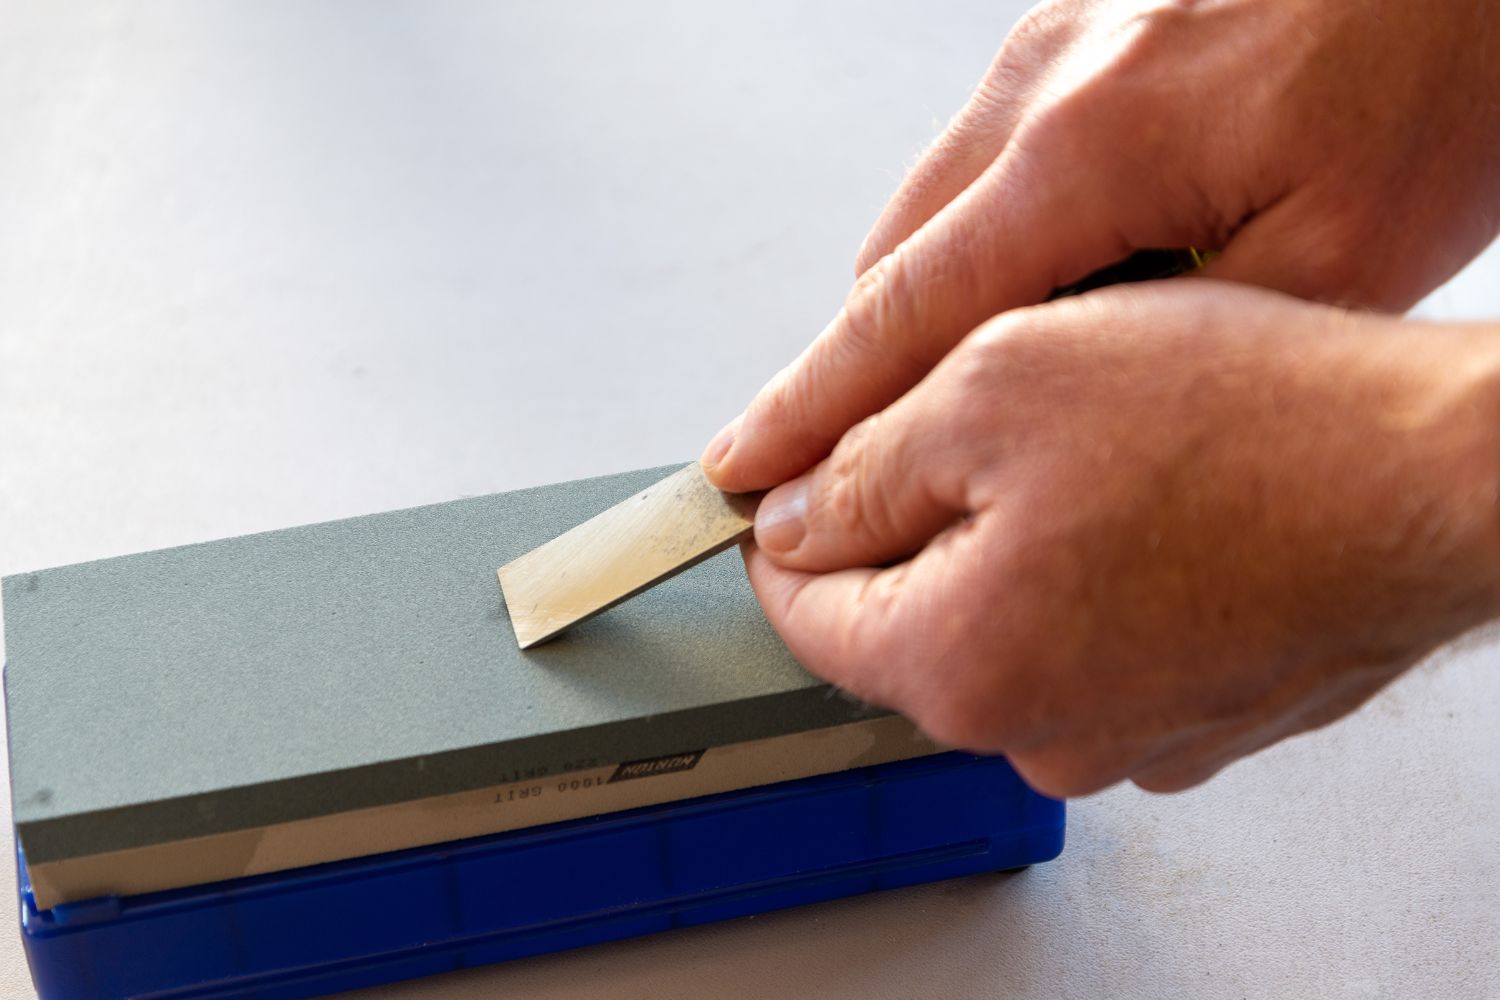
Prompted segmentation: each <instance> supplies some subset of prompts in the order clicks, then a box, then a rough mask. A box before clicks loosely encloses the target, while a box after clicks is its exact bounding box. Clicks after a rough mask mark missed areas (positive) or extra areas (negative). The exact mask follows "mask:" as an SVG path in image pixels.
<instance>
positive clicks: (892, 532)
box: [755, 390, 967, 573]
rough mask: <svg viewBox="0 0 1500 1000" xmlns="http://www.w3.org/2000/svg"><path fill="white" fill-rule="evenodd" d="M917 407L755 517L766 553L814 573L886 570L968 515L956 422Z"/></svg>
mask: <svg viewBox="0 0 1500 1000" xmlns="http://www.w3.org/2000/svg"><path fill="white" fill-rule="evenodd" d="M915 395H916V396H921V395H922V393H921V392H920V390H919V391H918V393H916V394H915ZM920 404H921V401H920V399H913V398H912V397H907V398H905V399H903V400H901V401H900V402H899V403H897V404H896V405H894V406H892V407H891V408H890V409H888V410H887V411H885V412H884V413H882V414H879V415H877V416H875V417H871V418H869V419H868V420H865V421H864V422H862V423H860V424H858V425H856V426H855V427H854V428H853V429H851V430H850V431H849V433H847V434H845V435H844V437H843V438H842V439H841V440H840V441H839V444H838V446H837V447H836V448H835V449H834V451H833V454H832V455H830V456H829V457H828V458H827V459H825V460H824V461H823V462H821V463H820V464H818V465H817V466H816V467H815V468H813V469H812V471H810V472H807V473H805V474H803V475H801V476H799V477H797V478H796V479H793V480H791V481H790V482H787V483H783V484H782V485H781V486H778V487H777V488H776V489H774V490H772V491H771V492H770V493H769V494H767V495H766V497H765V499H764V500H762V501H761V504H760V508H759V510H758V511H757V513H756V516H755V541H756V544H757V545H758V546H759V547H760V549H761V551H762V552H764V553H765V554H766V555H767V556H768V557H769V558H770V559H771V560H772V561H773V562H775V563H777V564H778V565H780V566H782V567H785V568H787V569H796V570H803V571H808V572H819V573H826V572H830V571H833V570H839V569H846V568H850V567H859V566H879V565H881V564H884V563H887V562H890V561H891V560H893V559H897V558H900V557H903V556H907V555H910V554H911V553H912V552H915V551H916V550H917V549H920V548H921V547H922V546H923V545H924V544H925V543H926V542H928V541H929V540H930V539H932V538H933V537H934V536H935V535H937V534H939V533H940V532H942V531H943V529H945V528H947V527H948V526H949V525H951V524H953V523H954V522H955V521H957V520H958V519H959V518H961V517H963V516H964V514H965V513H967V511H966V509H965V505H964V502H963V501H964V490H963V477H962V474H961V471H960V469H961V466H962V463H960V462H955V461H954V460H953V455H952V452H953V450H954V445H953V439H952V436H951V434H948V433H946V432H945V430H944V428H945V427H947V426H949V425H950V424H951V421H950V420H945V419H944V414H942V413H927V412H924V409H925V408H924V407H922V406H921V405H920ZM934 418H935V419H934ZM945 438H946V440H945Z"/></svg>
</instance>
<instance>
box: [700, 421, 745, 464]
mask: <svg viewBox="0 0 1500 1000" xmlns="http://www.w3.org/2000/svg"><path fill="white" fill-rule="evenodd" d="M743 419H744V417H743V416H739V417H735V418H734V419H733V420H731V421H729V423H728V424H726V425H725V426H724V429H723V430H721V431H719V433H717V434H715V435H714V439H713V440H712V441H710V442H708V447H707V448H704V449H703V457H702V458H700V459H698V463H699V464H700V465H702V466H703V468H704V470H705V471H707V472H712V471H713V470H714V468H715V467H716V466H717V465H718V464H719V463H720V462H722V461H724V456H725V455H727V454H729V448H730V446H731V445H733V444H734V436H735V434H737V433H738V432H739V429H740V421H741V420H743Z"/></svg>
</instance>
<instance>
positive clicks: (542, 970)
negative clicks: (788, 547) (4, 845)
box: [0, 0, 1500, 1000]
mask: <svg viewBox="0 0 1500 1000" xmlns="http://www.w3.org/2000/svg"><path fill="white" fill-rule="evenodd" d="M1021 9H1022V5H1021V4H1019V3H1015V2H1006V3H993V2H991V3H975V2H966V3H937V4H919V3H915V2H912V3H908V4H894V3H869V2H866V3H857V2H853V0H847V2H840V3H837V4H833V3H822V4H816V5H815V4H804V3H796V2H792V0H777V2H764V0H762V2H757V3H748V4H737V5H726V4H700V3H694V2H680V3H652V4H641V3H633V4H611V3H603V2H599V3H573V4H545V3H541V2H533V3H524V4H522V3H511V4H498V3H497V4H480V3H473V4H460V3H439V4H428V3H419V2H411V3H374V4H363V3H356V2H347V3H295V2H271V3H248V2H247V3H240V4H233V3H197V2H179V3H155V4H149V5H148V4H140V5H135V4H99V5H95V6H84V5H65V4H35V3H33V4H24V5H23V4H14V3H9V2H5V0H0V571H3V572H5V573H13V572H17V571H20V570H26V569H36V568H40V567H46V566H53V565H58V564H62V563H68V562H75V561H80V560H87V559H96V558H100V557H103V556H110V555H116V554H120V553H126V552H135V551H140V550H144V549H150V548H157V547H161V546H166V545H174V544H179V543H183V542H192V541H199V540H204V539H210V538H218V537H223V536H228V535H236V534H240V533H244V532H249V531H257V530H261V529H268V528H277V527H283V526H286V525H292V524H300V523H306V522H311V521H319V520H324V519H328V518H335V517H343V516H347V515H354V514H363V513H368V512H372V511H379V510H386V509H390V508H396V507H403V506H409V505H414V504H420V503H427V502H432V501H439V500H446V499H450V498H453V497H458V496H462V495H468V494H477V493H484V492H490V491H494V490H504V489H510V488H515V487H521V486H527V485H532V484H537V483H544V482H550V481H556V480H560V479H567V478H573V477H578V476H586V475H594V474H601V473H607V472H612V471H617V470H621V469H629V468H636V467H640V466H648V465H656V464H660V463H665V462H672V461H678V460H682V459H686V458H689V457H691V456H693V455H695V454H696V453H697V450H698V448H699V447H700V445H701V444H702V443H703V441H704V440H705V439H706V438H707V436H708V435H709V434H711V433H712V432H713V431H714V430H716V429H717V428H718V426H719V424H720V423H721V422H722V421H723V420H724V419H726V418H728V417H729V416H731V415H732V414H733V413H734V412H736V411H737V409H738V408H739V406H740V405H742V404H743V403H744V402H745V401H746V399H747V398H748V397H749V396H750V394H751V393H752V392H753V391H754V390H755V389H756V388H757V387H758V386H759V385H760V384H761V382H762V381H764V380H765V379H766V378H767V377H768V376H769V375H770V374H771V373H772V372H773V371H775V370H776V369H777V368H778V367H780V366H781V365H782V364H783V363H785V362H786V361H787V360H788V359H790V358H791V357H792V356H793V355H794V354H795V353H796V352H797V350H799V349H800V347H801V346H802V344H803V343H804V342H805V341H806V340H807V339H808V338H809V337H810V336H812V335H813V333H814V332H815V331H817V330H818V329H819V328H820V327H821V326H822V324H823V322H824V321H825V320H826V319H827V318H828V317H829V316H830V315H831V314H832V312H833V311H834V309H835V308H836V306H837V305H838V303H839V301H840V299H841V298H842V295H843V293H844V291H845V290H846V288H847V286H848V284H849V281H850V279H851V266H852V259H853V255H854V251H855V249H856V248H857V247H858V246H859V243H860V240H861V238H862V237H863V235H864V231H865V227H866V226H867V225H868V224H869V223H870V222H871V221H872V220H873V219H874V217H875V215H876V213H877V212H878V210H879V208H880V206H881V204H882V203H883V201H884V199H885V197H886V196H887V195H888V194H889V193H890V191H891V190H892V189H893V188H894V186H895V184H896V182H897V180H898V179H899V176H900V174H901V173H902V170H903V168H904V167H905V165H907V164H908V163H909V162H910V161H911V160H912V158H913V157H914V155H915V154H916V152H917V151H918V150H919V149H920V147H921V146H922V145H923V143H924V142H925V141H927V140H928V139H930V138H931V136H932V135H933V134H934V133H935V131H936V129H937V128H938V127H939V126H940V125H941V123H942V122H943V121H944V120H945V119H946V118H947V116H948V115H949V113H951V111H952V110H954V109H956V108H957V106H958V104H959V103H960V101H961V100H962V99H963V97H964V95H965V94H966V92H967V90H968V88H969V87H970V85H971V84H972V83H973V82H974V81H975V80H976V79H977V78H978V76H979V75H980V73H981V72H982V70H983V69H984V67H985V65H986V63H987V62H988V60H989V57H990V55H991V54H992V52H993V50H994V49H995V48H996V47H997V46H998V44H999V41H1000V39H1001V37H1002V36H1003V35H1004V33H1005V30H1006V28H1007V26H1008V25H1009V23H1010V22H1011V21H1013V20H1014V18H1015V17H1016V16H1018V15H1019V13H1020V12H1021ZM1497 289H1500V252H1497V251H1491V252H1490V253H1489V254H1488V255H1487V256H1486V257H1485V258H1483V259H1481V260H1480V261H1479V262H1478V263H1476V264H1475V265H1474V266H1472V267H1471V268H1470V269H1469V270H1468V271H1467V272H1465V274H1463V275H1462V276H1460V278H1458V279H1457V280H1456V281H1455V282H1453V283H1452V284H1450V285H1449V286H1448V287H1447V288H1445V289H1443V290H1441V291H1439V292H1438V293H1437V294H1436V295H1435V296H1434V297H1433V298H1432V299H1431V300H1430V301H1429V302H1428V303H1427V304H1426V305H1424V307H1423V311H1424V312H1425V313H1427V314H1428V315H1433V316H1448V317H1453V316H1473V317H1480V316H1486V315H1488V316H1491V317H1494V316H1500V290H1497ZM1497 734H1500V647H1496V646H1494V645H1491V646H1481V647H1480V648H1477V649H1475V650H1474V651H1472V652H1469V653H1466V654H1463V655H1460V656H1456V657H1453V658H1451V659H1450V661H1449V662H1446V663H1444V664H1442V665H1439V666H1429V667H1424V668H1422V669H1420V670H1418V671H1417V672H1416V673H1414V674H1413V675H1411V676H1409V677H1407V678H1406V679H1405V680H1403V681H1401V682H1400V683H1399V684H1397V685H1396V686H1395V687H1394V688H1392V689H1391V690H1389V691H1388V692H1387V693H1386V694H1384V695H1383V696H1382V697H1380V698H1379V699H1378V700H1377V701H1375V702H1374V703H1373V704H1372V705H1370V706H1369V707H1368V708H1367V709H1366V710H1365V711H1364V712H1362V713H1360V714H1359V715H1358V716H1357V717H1356V718H1353V719H1351V720H1348V721H1346V722H1343V723H1341V724H1339V725H1336V726H1334V727H1332V728H1330V729H1328V730H1325V731H1323V732H1320V733H1317V734H1315V735H1311V736H1308V737H1303V738H1300V739H1297V740H1293V741H1291V742H1290V743H1287V744H1283V745H1282V746H1280V747H1277V748H1275V749H1273V750H1271V751H1270V752H1268V753H1265V754H1263V755H1261V756H1260V757H1258V758H1256V759H1254V760H1252V761H1249V762H1246V763H1243V764H1241V765H1239V766H1237V767H1235V768H1232V769H1231V770H1230V771H1229V772H1227V773H1226V774H1224V775H1223V776H1221V777H1220V778H1219V779H1218V780H1216V781H1214V782H1213V783H1212V784H1210V785H1209V786H1207V787H1205V788H1201V789H1199V790H1196V791H1193V792H1190V793H1187V794H1183V795H1178V796H1171V797H1152V796H1148V795H1146V794H1144V793H1141V792H1139V791H1136V790H1135V789H1133V788H1121V789H1116V790H1114V791H1110V792H1107V793H1105V794H1102V795H1098V796H1095V797H1092V798H1089V799H1085V800H1082V801H1079V802H1077V803H1075V804H1074V805H1073V806H1072V812H1071V820H1070V822H1071V826H1070V830H1069V844H1068V848H1067V850H1066V852H1065V853H1064V854H1063V856H1062V858H1060V859H1059V860H1058V861H1056V862H1053V863H1051V864H1048V865H1045V866H1039V867H1036V868H1034V869H1032V870H1031V871H1029V872H1027V873H1025V874H1022V875H1019V876H1014V877H981V878H971V879H965V880H960V881H955V882H949V883H943V884H938V885H932V886H926V887H919V888H914V889H909V890H903V891H898V892H891V893H886V894H883V895H876V896H870V897H864V898H859V899H853V900H846V901H840V902H835V903H829V904H824V905H819V906H812V907H807V908H803V909H799V910H795V911H787V912H782V913H777V914H773V915H767V916H761V917H757V918H751V919H746V920H739V921H734V922H731V923H728V924H723V925H718V926H710V927H704V928H700V929H695V930H688V931H678V932H672V933H669V934H665V935H659V936H656V937H652V938H647V939H641V940H634V941H628V942H622V943H618V944H612V945H606V946H601V947H595V948H591V949H587V950H583V951H577V952H572V953H565V954H558V955H552V956H546V957H541V958H535V959H528V960H524V961H519V962H514V963H511V964H509V965H504V966H498V967H492V968H488V969H482V970H473V971H469V972H464V973H458V974H454V975H451V976H445V977H439V978H436V979H431V980H425V981H417V982H412V983H407V984H403V985H398V986H394V987H388V988H385V989H381V990H374V991H369V992H368V993H365V994H362V996H367V997H371V998H376V997H384V998H392V1000H394V998H398V997H399V998H404V1000H418V998H436V997H445V998H447V997H457V998H480V997H491V996H498V995H504V996H506V997H514V998H519V997H538V998H539V997H559V998H560V997H579V996H603V995H608V996H618V997H652V998H657V997H684V998H688V997H692V998H697V997H707V996H750V997H757V996H766V997H772V996H798V997H801V996H818V997H859V998H878V997H994V996H1005V997H1033V996H1035V997H1051V996H1068V997H1096V996H1106V995H1109V996H1130V997H1158V996H1191V997H1281V996H1321V997H1408V996H1465V997H1469V996H1500V944H1497V942H1500V735H1497ZM6 801H7V803H8V796H6ZM6 819H7V823H8V820H9V814H8V813H7V816H6ZM0 867H3V871H0V884H3V885H9V884H13V870H12V867H13V866H12V861H11V860H10V856H9V854H8V853H6V852H3V851H0ZM31 995H33V994H32V991H31V986H30V983H29V980H28V977H27V973H26V968H25V962H24V959H23V957H22V953H21V950H20V943H19V939H18V934H17V931H16V929H15V926H14V922H13V921H9V920H7V921H5V922H4V924H3V927H0V997H4V998H11V997H18V998H19V997H27V996H31Z"/></svg>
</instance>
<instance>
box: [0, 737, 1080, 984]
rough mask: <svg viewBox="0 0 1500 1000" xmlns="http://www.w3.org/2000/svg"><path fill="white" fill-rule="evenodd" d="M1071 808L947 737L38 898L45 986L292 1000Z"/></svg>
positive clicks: (656, 915) (997, 845) (699, 918)
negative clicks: (113, 892)
mask: <svg viewBox="0 0 1500 1000" xmlns="http://www.w3.org/2000/svg"><path fill="white" fill-rule="evenodd" d="M1063 825H1064V817H1063V805H1062V803H1061V802H1057V801H1054V800H1052V799H1048V798H1045V797H1043V796H1041V795H1038V794H1036V793H1035V792H1033V791H1031V790H1030V789H1029V788H1027V787H1026V786H1025V785H1024V784H1023V783H1022V782H1021V781H1020V779H1019V778H1017V777H1016V774H1015V772H1014V771H1012V770H1011V768H1010V766H1009V765H1008V764H1007V763H1006V762H1005V761H1004V760H1002V759H1000V758H979V757H973V756H970V755H967V754H956V753H949V754H941V755H938V756H935V757H924V758H920V759H918V760H910V761H901V762H898V763H894V764H884V765H880V766H877V767H867V768H860V769H857V770H853V771H846V772H843V773H840V774H832V775H824V776H822V777H816V778H806V779H803V780H800V781H789V782H785V783H782V784H778V785H769V786H766V787H762V788H753V789H747V790H745V791H739V792H727V793H724V794H722V795H711V796H706V797H704V798H699V799H690V800H687V801H683V802H673V803H668V804H666V805H660V806H649V807H646V808H643V809H635V810H632V811H630V812H624V813H614V814H611V815H606V816H598V817H593V818H589V819H579V820H570V821H568V822H565V823H556V824H552V825H550V826H545V827H535V828H532V829H529V830H517V831H513V832H510V833H501V834H494V835H491V836H488V837H479V838H475V839H472V840H463V841H456V842H453V843H449V844H442V845H438V846H434V847H423V848H415V849H412V850H408V851H397V852H393V853H390V854H384V855H379V856H377V857H370V858H357V859H354V860H350V861H340V862H335V863H332V864H326V865H316V866H313V867H310V868H301V869H297V870H295V871H289V872H277V873H275V874H272V875H261V876H255V877H251V878H242V879H234V880H232V881H227V882H218V883H214V884H212V885H204V886H194V887H191V888H187V889H175V890H171V891H169V892H159V893H152V894H149V895H144V896H132V897H127V898H117V897H109V898H105V899H98V900H88V901H84V902H79V903H67V904H63V905H60V906H57V907H54V908H53V909H52V910H49V911H40V912H39V911H38V910H37V909H36V907H35V905H34V903H33V902H32V898H31V887H30V885H29V884H28V883H27V882H26V880H25V874H24V872H25V866H24V864H23V865H22V866H21V869H20V870H21V872H22V876H21V879H22V881H21V886H20V888H21V931H22V938H23V940H24V942H25V946H26V956H27V959H28V961H29V962H30V964H31V974H32V978H33V980H34V981H35V983H36V987H37V991H38V993H39V994H40V995H41V997H42V998H43V1000H103V998H117V997H133V998H141V1000H144V998H155V1000H161V998H167V997H172V998H185V997H194V998H205V997H216V998H227V997H241V998H254V1000H290V998H293V997H309V996H318V995H322V994H325V993H332V992H336V991H339V990H348V989H354V988H356V987H360V986H369V985H373V984H376V983H384V982H390V981H393V980H397V979H406V978H409V977H413V976H424V975H429V974H432V973H437V972H451V971H453V970H455V969H462V968H466V967H469V966H475V965H483V964H486V963H489V962H498V961H502V960H504V959H508V958H517V957H520V956H523V955H535V954H539V953H542V952H549V951H557V950H560V949H564V948H575V947H578V946H580V945H586V944H593V943H595V942H599V941H610V940H614V939H617V938H624V937H631V936H634V935H637V934H650V933H653V932H656V931H663V930H667V929H669V928H672V927H683V926H688V925H692V924H701V923H707V922H709V921H713V920H724V919H727V918H730V917H738V916H743V915H745V914H750V913H762V912H765V911H767V910H774V909H779V908H781V907H786V906H795V905H797V904H800V903H810V902H815V901H818V900H824V899H833V898H836V897H839V896H849V895H854V894H856V893H862V892H869V891H871V890H874V889H887V888H892V887H895V886H902V885H911V884H914V883H917V882H928V881H932V880H935V879H943V878H951V877H953V876H956V875H967V874H970V873H973V872H981V871H993V870H1002V869H1007V868H1018V867H1021V866H1024V865H1029V864H1033V863H1035V862H1039V861H1047V860H1050V859H1051V858H1054V857H1056V856H1057V854H1058V853H1059V852H1060V851H1061V850H1062V843H1063Z"/></svg>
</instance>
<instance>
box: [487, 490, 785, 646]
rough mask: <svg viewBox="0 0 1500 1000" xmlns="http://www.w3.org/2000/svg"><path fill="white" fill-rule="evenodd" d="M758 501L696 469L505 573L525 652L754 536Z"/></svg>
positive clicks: (518, 638)
mask: <svg viewBox="0 0 1500 1000" xmlns="http://www.w3.org/2000/svg"><path fill="white" fill-rule="evenodd" d="M759 500H760V496H759V495H758V494H754V495H752V494H730V493H724V492H721V491H720V490H718V489H715V488H714V487H713V486H712V485H711V484H710V483H709V481H708V480H707V479H706V478H704V475H703V470H702V468H700V467H699V465H698V463H697V462H694V463H693V464H692V465H689V466H686V467H685V468H682V469H680V470H678V471H677V472H674V473H673V474H672V475H670V476H668V477H667V478H666V479H663V480H662V481H661V482H659V483H657V484H656V485H655V486H651V487H649V488H647V489H645V490H642V491H641V492H640V493H637V494H636V495H635V496H633V497H631V498H630V499H629V500H626V501H624V502H623V503H620V504H617V505H615V506H614V507H611V508H610V509H609V510H607V511H605V512H604V513H602V514H600V515H598V516H597V517H594V518H591V519H590V520H587V521H585V522H583V523H582V524H580V525H579V526H578V527H576V528H573V529H572V530H570V531H567V532H565V533H564V534H561V535H559V536H558V537H556V538H554V539H552V541H550V542H547V543H545V544H544V545H540V546H538V547H537V548H535V549H532V550H531V551H530V552H528V553H526V554H525V555H524V556H521V557H520V558H519V559H517V560H515V561H514V562H512V563H508V564H507V565H505V566H502V567H500V569H499V574H500V590H501V591H502V592H503V593H504V595H505V604H506V607H507V608H508V609H509V610H510V623H511V625H512V627H514V628H515V630H516V642H518V643H519V644H520V646H521V648H522V649H529V648H530V647H532V646H535V645H536V644H537V643H540V642H545V641H546V640H548V639H550V638H552V637H553V636H555V635H557V634H558V633H559V632H561V631H563V630H564V629H566V628H568V627H569V626H571V625H576V624H577V623H578V622H581V621H583V620H584V619H586V618H591V617H593V616H594V615H597V614H598V613H599V612H601V611H604V610H606V609H608V608H611V607H614V606H615V605H616V604H619V603H620V602H621V601H624V600H627V599H628V598H631V597H634V596H635V595H636V594H639V593H640V592H641V591H643V590H646V589H647V588H649V587H651V586H654V585H655V584H657V583H660V582H661V581H662V580H665V579H667V578H668V577H671V576H675V575H676V574H678V573H680V572H682V571H683V570H685V569H687V568H689V567H691V566H693V565H696V564H697V563H700V562H702V561H703V560H704V559H707V558H708V557H709V556H712V555H716V554H717V553H719V552H722V551H724V550H725V549H727V548H729V546H731V545H734V544H735V543H736V542H738V541H740V540H741V539H744V538H746V537H748V536H749V534H750V531H751V527H752V526H753V524H754V517H755V507H756V504H757V503H758V502H759Z"/></svg>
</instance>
